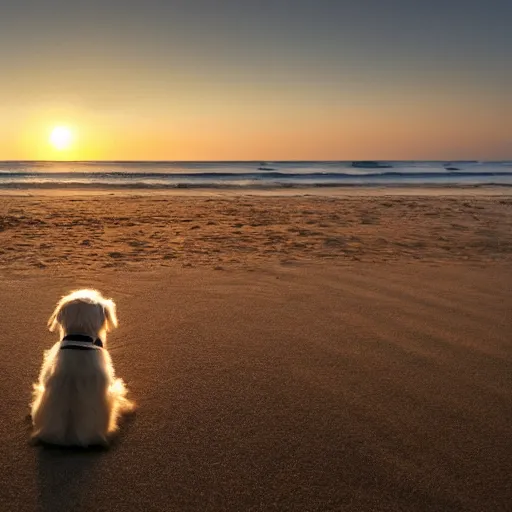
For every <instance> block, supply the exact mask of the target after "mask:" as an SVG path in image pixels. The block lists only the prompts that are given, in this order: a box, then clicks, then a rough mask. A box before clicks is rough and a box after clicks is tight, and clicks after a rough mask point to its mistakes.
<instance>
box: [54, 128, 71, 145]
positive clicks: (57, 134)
mask: <svg viewBox="0 0 512 512" xmlns="http://www.w3.org/2000/svg"><path fill="white" fill-rule="evenodd" d="M72 142H73V134H72V133H71V130H70V129H69V128H67V127H66V126H56V127H55V128H54V129H53V130H52V133H51V134H50V143H51V145H52V146H53V147H54V148H55V149H58V150H59V151H62V150H64V149H69V147H70V146H71V143H72Z"/></svg>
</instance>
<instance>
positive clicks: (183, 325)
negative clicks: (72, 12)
mask: <svg viewBox="0 0 512 512" xmlns="http://www.w3.org/2000/svg"><path fill="white" fill-rule="evenodd" d="M511 205H512V199H510V198H508V197H477V196H470V195H468V196H464V197H412V196H403V197H380V196H377V195H374V196H365V197H348V196H347V197H334V198H333V197H290V198H286V199H283V198H278V197H273V198H272V197H247V196H246V197H221V198H206V197H192V196H183V197H182V196H177V197H158V198H151V197H143V198H130V197H126V196H123V197H117V196H116V197H102V198H90V197H86V196H84V197H72V196H67V197H59V198H58V200H56V199H55V197H47V196H43V195H40V196H34V197H19V196H16V195H5V196H2V197H0V253H1V254H0V264H1V271H0V287H1V290H2V292H1V293H0V308H1V311H2V328H1V331H0V333H1V334H0V343H1V346H2V349H3V353H4V357H3V363H1V366H0V393H1V397H2V414H1V416H0V460H1V461H2V462H1V463H0V509H1V510H2V511H3V510H6V511H16V512H23V511H36V510H37V511H44V512H46V511H48V512H50V511H52V512H54V511H59V510H73V511H86V510H95V511H126V510H146V511H195V510H201V511H203V510H212V511H213V510H219V511H220V510H228V511H240V510H244V511H246V510H258V511H267V510H286V511H288V510H293V511H297V510H300V511H328V510H348V511H388V510H389V511H401V510H403V511H427V510H428V511H441V510H447V511H455V510H456V511H458V510H461V511H501V510H503V511H505V510H510V502H511V501H510V500H511V498H512V487H511V480H510V475H511V474H512V458H511V456H510V453H511V439H512V407H511V405H512V404H511V391H512V378H511V375H512V373H511V370H512V350H511V348H512V343H511V340H510V333H511V332H512V329H511V328H512V320H511V316H510V309H511V306H512V300H511V296H510V290H511V285H512V256H511V247H512V245H511V237H512V230H511V215H510V212H511ZM196 226H197V227H196ZM85 241H88V242H85ZM114 254H115V255H114ZM166 256H169V257H166ZM80 286H95V287H97V288H99V289H100V290H102V291H104V292H105V293H106V294H108V295H110V296H112V297H113V298H114V299H115V300H116V302H117V304H118V309H119V316H120V321H121V325H120V328H119V329H118V330H117V331H115V332H113V333H112V334H111V337H110V339H109V349H110V351H111V354H112V357H113V360H114V364H115V366H116V369H117V372H118V374H119V375H120V376H121V377H123V378H124V379H125V380H126V382H127V384H128V386H129V389H130V391H131V394H132V396H133V398H135V400H136V401H137V403H138V411H137V414H136V415H135V417H133V418H131V419H130V420H128V421H127V422H125V423H124V424H123V427H122V430H121V432H120V435H119V437H118V439H117V440H116V442H115V443H114V444H113V446H112V447H111V448H110V449H109V450H108V451H87V452H80V451H72V450H71V451H70V450H60V449H51V450H50V449H44V448H41V447H34V446H31V445H30V444H29V442H28V439H29V434H30V424H29V422H28V421H27V417H26V415H27V412H28V407H27V403H28V401H29V398H30V387H31V383H32V382H33V381H34V379H35V378H36V376H37V372H38V369H39V365H40V363H41V356H42V350H43V349H44V348H46V347H48V346H50V345H51V343H52V342H53V341H54V337H53V335H51V334H50V333H47V332H46V331H45V322H46V319H47V317H48V316H49V314H50V312H51V310H52V308H53V305H54V303H55V301H56V300H57V298H58V297H59V296H60V295H62V294H63V293H65V292H67V291H69V290H70V289H73V288H75V287H80Z"/></svg>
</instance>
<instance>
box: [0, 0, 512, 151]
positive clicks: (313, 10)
mask: <svg viewBox="0 0 512 512" xmlns="http://www.w3.org/2000/svg"><path fill="white" fill-rule="evenodd" d="M510 26H512V1H511V0H442V1H441V0H430V1H426V0H294V1H292V0H288V1H285V0H236V1H235V0H144V1H142V0H138V1H134V0H131V1H130V0H101V1H98V0H89V1H88V2H84V1H76V0H16V2H13V1H11V0H0V70H1V73H0V160H18V159H23V160H38V159H50V160H52V159H64V160H356V159H377V160H397V159H403V160H411V159H433V160H455V159H478V160H508V159H512V92H511V91H512V65H511V63H512V30H510ZM55 126H64V127H68V128H69V129H70V130H71V132H72V134H73V142H72V144H71V146H70V147H68V148H66V149H61V150H58V149H56V148H55V147H52V145H51V144H50V143H49V136H50V133H51V131H52V129H53V128H54V127H55Z"/></svg>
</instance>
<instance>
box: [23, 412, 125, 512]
mask: <svg viewBox="0 0 512 512" xmlns="http://www.w3.org/2000/svg"><path fill="white" fill-rule="evenodd" d="M131 423H132V419H131V418H126V419H125V420H124V421H123V425H122V429H121V431H120V432H119V433H118V434H117V435H116V436H115V437H114V438H113V439H111V441H110V444H109V446H108V447H102V446H95V447H89V448H78V447H61V446H55V445H50V444H46V443H41V442H36V443H32V444H33V445H34V448H35V449H36V450H37V483H38V488H39V510H40V511H41V512H55V511H57V510H64V509H65V510H89V509H90V508H94V507H93V506H92V504H93V500H94V489H95V488H96V485H97V480H98V475H99V473H100V472H101V473H103V471H100V466H104V465H105V464H108V459H109V455H110V454H112V453H113V452H115V451H116V449H117V448H118V445H119V443H120V442H121V441H122V438H123V437H124V435H125V434H126V432H127V430H129V428H130V426H131Z"/></svg>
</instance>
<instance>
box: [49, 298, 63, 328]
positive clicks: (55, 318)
mask: <svg viewBox="0 0 512 512" xmlns="http://www.w3.org/2000/svg"><path fill="white" fill-rule="evenodd" d="M61 309H62V304H61V303H60V302H59V304H57V307H56V308H55V310H54V312H53V313H52V315H51V316H50V318H49V319H48V324H47V325H48V329H49V330H50V332H53V331H55V329H57V327H58V326H59V323H60V322H59V316H60V312H61Z"/></svg>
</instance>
